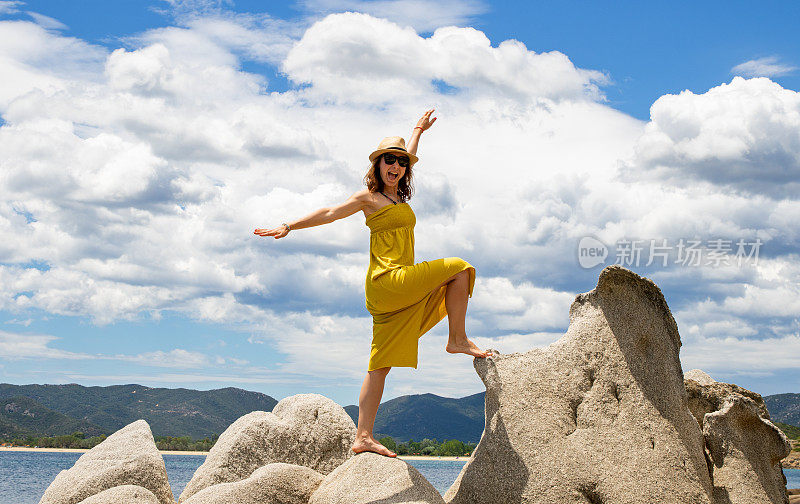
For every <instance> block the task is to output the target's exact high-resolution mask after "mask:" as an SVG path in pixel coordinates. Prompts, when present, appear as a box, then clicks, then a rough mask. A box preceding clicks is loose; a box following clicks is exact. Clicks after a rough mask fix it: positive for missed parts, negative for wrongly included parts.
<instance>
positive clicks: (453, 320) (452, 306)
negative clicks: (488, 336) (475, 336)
mask: <svg viewBox="0 0 800 504" xmlns="http://www.w3.org/2000/svg"><path fill="white" fill-rule="evenodd" d="M445 287H446V289H447V290H446V291H445V293H444V305H445V307H446V308H447V323H448V324H449V325H450V337H449V339H448V340H447V346H446V347H445V351H447V352H449V353H465V354H467V355H474V356H475V357H489V356H490V355H491V352H488V351H483V350H481V349H480V348H478V346H477V345H476V344H475V343H473V342H472V341H471V340H470V339H469V338H467V329H466V326H465V324H466V319H467V301H468V300H469V272H467V271H466V270H463V271H461V272H459V273H457V274H456V275H455V276H453V277H452V278H450V279H449V280H448V281H447V282H446V284H445Z"/></svg>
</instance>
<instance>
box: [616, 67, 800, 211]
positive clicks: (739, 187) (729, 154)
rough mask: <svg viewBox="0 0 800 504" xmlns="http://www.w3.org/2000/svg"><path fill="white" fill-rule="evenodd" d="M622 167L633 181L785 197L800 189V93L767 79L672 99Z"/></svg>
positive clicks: (665, 99) (657, 108) (659, 107)
mask: <svg viewBox="0 0 800 504" xmlns="http://www.w3.org/2000/svg"><path fill="white" fill-rule="evenodd" d="M650 117H651V120H650V122H649V123H648V124H647V126H646V128H645V133H644V135H642V137H641V138H640V139H639V141H638V142H637V144H636V147H635V155H634V158H633V160H632V161H630V162H629V163H627V164H623V165H622V170H621V173H622V175H623V176H624V177H625V178H626V179H629V180H633V179H656V180H663V181H667V182H669V183H670V184H675V185H683V186H687V185H691V184H696V183H698V182H700V183H709V184H713V185H715V186H721V187H723V188H726V189H731V190H735V191H738V192H741V193H744V194H759V195H765V196H770V197H774V198H778V199H780V198H785V197H787V196H790V195H796V194H798V189H800V185H799V184H800V182H798V181H800V93H798V92H796V91H792V90H791V89H784V88H782V87H781V86H780V85H778V84H777V83H775V82H773V81H771V80H769V79H767V78H754V79H743V78H741V77H734V78H733V80H732V81H731V82H730V83H729V84H722V85H720V86H718V87H715V88H712V89H710V90H708V92H706V93H703V94H701V95H696V94H694V93H692V92H691V91H688V90H687V91H683V92H681V93H680V94H678V95H664V96H662V97H660V98H659V99H658V100H656V102H655V103H654V104H653V106H652V107H651V108H650Z"/></svg>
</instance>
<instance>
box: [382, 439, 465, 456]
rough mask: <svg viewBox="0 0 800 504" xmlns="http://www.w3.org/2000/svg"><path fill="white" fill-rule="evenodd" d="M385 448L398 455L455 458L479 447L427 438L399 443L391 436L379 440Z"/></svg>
mask: <svg viewBox="0 0 800 504" xmlns="http://www.w3.org/2000/svg"><path fill="white" fill-rule="evenodd" d="M378 441H379V442H380V443H381V444H382V445H383V446H385V447H386V448H389V449H390V450H392V451H393V452H396V453H397V454H398V455H431V456H434V457H439V456H442V457H453V456H465V455H469V454H471V453H472V450H474V449H475V447H476V446H477V445H476V444H474V443H464V442H462V441H459V440H457V439H450V440H445V441H443V442H441V443H439V442H438V441H436V439H435V438H434V439H428V438H425V439H423V440H422V441H414V440H413V439H409V440H408V442H407V443H400V444H397V442H396V441H395V440H394V438H392V437H391V436H386V437H382V438H380V439H379V440H378Z"/></svg>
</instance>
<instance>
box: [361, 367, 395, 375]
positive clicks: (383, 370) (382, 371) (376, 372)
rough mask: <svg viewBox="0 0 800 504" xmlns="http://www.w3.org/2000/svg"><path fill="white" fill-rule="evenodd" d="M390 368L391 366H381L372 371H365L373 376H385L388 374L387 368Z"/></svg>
mask: <svg viewBox="0 0 800 504" xmlns="http://www.w3.org/2000/svg"><path fill="white" fill-rule="evenodd" d="M390 369H392V368H391V367H382V368H378V369H373V370H372V371H367V373H369V374H370V375H373V376H382V377H385V376H386V375H387V374H389V370H390Z"/></svg>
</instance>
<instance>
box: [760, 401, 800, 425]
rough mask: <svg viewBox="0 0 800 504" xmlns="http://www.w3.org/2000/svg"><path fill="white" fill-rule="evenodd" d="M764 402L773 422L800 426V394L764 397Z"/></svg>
mask: <svg viewBox="0 0 800 504" xmlns="http://www.w3.org/2000/svg"><path fill="white" fill-rule="evenodd" d="M764 402H765V403H766V405H767V409H768V410H769V416H770V417H771V418H772V420H774V421H778V422H783V423H786V424H790V425H798V426H800V394H775V395H770V396H764Z"/></svg>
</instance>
